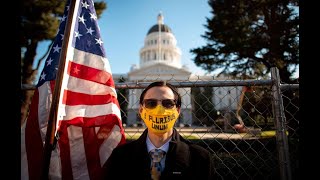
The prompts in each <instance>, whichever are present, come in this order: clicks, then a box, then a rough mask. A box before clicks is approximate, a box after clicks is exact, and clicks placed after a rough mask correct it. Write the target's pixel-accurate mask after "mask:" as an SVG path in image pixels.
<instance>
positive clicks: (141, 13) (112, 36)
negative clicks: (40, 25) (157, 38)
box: [37, 0, 211, 75]
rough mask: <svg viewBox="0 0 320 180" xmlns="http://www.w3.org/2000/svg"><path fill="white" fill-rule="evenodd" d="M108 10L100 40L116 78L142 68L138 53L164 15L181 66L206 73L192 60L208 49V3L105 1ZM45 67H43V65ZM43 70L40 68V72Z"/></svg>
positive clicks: (187, 0) (196, 0) (185, 0)
mask: <svg viewBox="0 0 320 180" xmlns="http://www.w3.org/2000/svg"><path fill="white" fill-rule="evenodd" d="M106 2H107V6H108V7H107V10H105V11H104V12H103V14H102V16H101V18H100V19H98V24H99V26H100V30H101V36H102V37H101V38H102V40H103V42H104V48H105V51H106V54H107V58H108V60H109V63H110V66H111V71H112V73H114V74H126V73H128V72H129V70H130V67H131V65H132V64H139V51H140V49H141V48H142V47H143V42H144V39H145V37H146V35H147V32H148V30H149V29H150V28H151V27H152V26H153V25H155V24H156V23H157V16H158V14H159V12H160V11H161V12H162V15H163V17H164V24H166V25H168V26H169V27H170V28H171V30H172V32H173V34H174V35H175V37H176V39H177V46H178V47H179V48H180V49H181V52H182V55H181V63H182V65H186V66H187V67H189V70H190V71H192V72H193V73H195V74H197V75H200V74H203V73H204V71H203V70H202V69H201V68H199V67H197V66H196V65H195V64H194V63H193V61H192V60H191V59H192V57H193V55H192V54H191V53H190V52H189V50H190V49H192V48H197V47H200V46H202V45H205V44H206V42H205V39H204V38H202V37H201V35H202V34H204V32H205V30H206V29H205V27H204V25H205V24H206V17H208V18H209V17H211V13H210V7H209V5H208V3H207V0H106ZM47 47H48V42H44V43H41V44H40V46H39V48H38V56H37V57H38V59H39V58H40V57H41V56H42V55H43V54H41V52H45V50H46V48H47ZM42 64H43V63H42ZM42 68H43V66H41V67H40V72H39V73H41V71H42Z"/></svg>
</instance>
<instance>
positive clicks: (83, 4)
mask: <svg viewBox="0 0 320 180" xmlns="http://www.w3.org/2000/svg"><path fill="white" fill-rule="evenodd" d="M81 4H82V7H84V8H86V9H88V7H89V4H87V2H84V3H83V2H81Z"/></svg>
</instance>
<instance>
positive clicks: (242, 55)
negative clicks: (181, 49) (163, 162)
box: [190, 0, 299, 83]
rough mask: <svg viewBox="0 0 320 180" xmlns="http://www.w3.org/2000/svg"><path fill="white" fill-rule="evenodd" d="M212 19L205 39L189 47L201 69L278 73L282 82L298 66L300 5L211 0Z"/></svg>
mask: <svg viewBox="0 0 320 180" xmlns="http://www.w3.org/2000/svg"><path fill="white" fill-rule="evenodd" d="M208 4H209V6H210V7H211V8H212V11H211V13H212V15H213V16H212V18H210V19H209V18H206V19H207V25H205V27H206V28H207V31H206V32H205V35H202V37H203V38H205V39H206V40H207V42H208V43H207V45H205V46H202V47H199V48H195V49H191V50H190V52H191V53H193V54H195V58H194V59H193V61H194V62H195V64H196V65H197V66H200V67H202V68H203V69H205V70H207V71H209V72H212V71H215V70H220V74H221V73H225V74H229V75H232V76H235V77H236V76H240V77H246V78H248V77H254V78H256V77H263V76H265V75H266V74H268V73H269V72H270V68H271V67H277V68H278V69H279V73H280V78H281V80H282V81H283V82H286V83H290V82H292V80H291V76H292V75H293V73H294V72H295V71H296V69H297V67H298V65H299V12H298V8H299V1H297V0H239V1H233V0H209V1H208Z"/></svg>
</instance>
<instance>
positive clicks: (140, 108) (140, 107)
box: [139, 105, 142, 114]
mask: <svg viewBox="0 0 320 180" xmlns="http://www.w3.org/2000/svg"><path fill="white" fill-rule="evenodd" d="M141 112H142V106H141V105H140V106H139V114H140V113H141Z"/></svg>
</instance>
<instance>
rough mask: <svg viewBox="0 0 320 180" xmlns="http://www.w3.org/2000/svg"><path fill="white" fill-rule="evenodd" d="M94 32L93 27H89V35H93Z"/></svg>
mask: <svg viewBox="0 0 320 180" xmlns="http://www.w3.org/2000/svg"><path fill="white" fill-rule="evenodd" d="M93 32H94V30H93V29H91V27H89V28H88V29H87V34H88V33H89V34H91V35H92V33H93Z"/></svg>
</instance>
